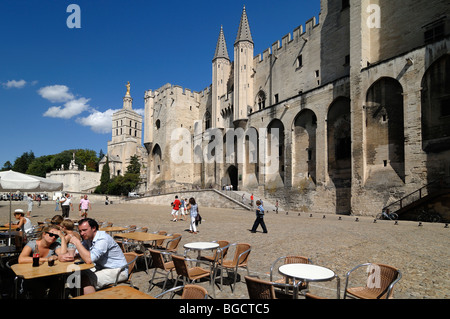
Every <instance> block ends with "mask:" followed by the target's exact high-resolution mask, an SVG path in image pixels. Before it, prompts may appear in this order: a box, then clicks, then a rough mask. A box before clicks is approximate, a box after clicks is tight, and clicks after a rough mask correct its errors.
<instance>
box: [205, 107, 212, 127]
mask: <svg viewBox="0 0 450 319" xmlns="http://www.w3.org/2000/svg"><path fill="white" fill-rule="evenodd" d="M209 128H211V114H210V113H209V112H208V111H207V112H206V113H205V130H207V129H209Z"/></svg>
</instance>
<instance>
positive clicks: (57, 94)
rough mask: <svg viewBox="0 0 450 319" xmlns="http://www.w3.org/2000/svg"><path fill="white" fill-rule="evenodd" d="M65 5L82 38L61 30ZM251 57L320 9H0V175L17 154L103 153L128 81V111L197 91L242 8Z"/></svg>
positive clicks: (190, 4)
mask: <svg viewBox="0 0 450 319" xmlns="http://www.w3.org/2000/svg"><path fill="white" fill-rule="evenodd" d="M70 4H77V5H78V6H79V8H80V20H79V21H80V22H81V28H68V26H67V19H68V17H69V16H70V15H71V14H72V13H73V11H70V12H67V8H68V6H69V5H70ZM244 5H245V7H246V11H247V15H248V18H249V22H250V28H251V32H252V36H253V41H254V43H255V55H257V54H260V53H262V52H263V51H264V50H265V49H267V48H269V47H270V46H271V45H272V43H274V42H275V41H277V40H281V38H282V37H283V36H284V35H286V34H287V33H292V31H293V30H294V29H295V28H296V27H298V26H299V25H304V24H305V22H306V21H307V20H308V19H310V18H312V17H313V16H315V17H318V15H319V12H320V1H319V0H296V1H293V0H289V1H287V0H277V1H273V0H272V1H268V0H258V1H256V0H247V1H242V0H229V1H200V0H191V1H178V0H173V1H154V0H127V1H125V0H70V1H64V0H39V1H35V0H1V1H0V28H1V30H2V39H1V44H0V112H1V125H0V139H1V140H0V143H1V146H0V147H1V148H0V149H1V151H0V167H2V166H3V164H4V163H5V162H6V161H8V160H9V161H11V163H14V161H15V159H16V158H17V157H19V156H21V155H22V154H23V153H24V152H29V151H33V152H34V154H35V156H36V157H38V156H42V155H51V154H56V153H59V152H62V151H64V150H67V149H92V150H94V151H96V152H99V151H100V149H102V150H103V152H105V153H106V151H107V143H108V141H109V140H110V139H111V130H110V127H111V115H112V113H113V112H114V111H116V110H118V109H120V108H122V98H123V96H124V95H125V92H126V87H125V84H126V82H127V81H130V83H131V95H132V97H133V99H134V101H133V109H135V110H137V111H143V109H144V92H145V91H146V90H149V89H152V90H155V89H158V88H160V87H161V86H163V85H164V84H166V83H171V84H174V85H180V86H182V87H184V88H189V89H191V90H194V91H201V90H203V89H205V88H207V87H208V86H209V85H210V84H211V77H212V75H211V61H212V58H213V56H214V51H215V47H216V43H217V39H218V37H219V32H220V27H221V25H223V28H224V33H225V38H226V41H227V47H228V52H229V54H230V58H231V59H233V44H234V41H235V38H236V34H237V30H238V27H239V21H240V18H241V14H242V9H243V7H244Z"/></svg>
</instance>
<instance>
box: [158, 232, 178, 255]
mask: <svg viewBox="0 0 450 319" xmlns="http://www.w3.org/2000/svg"><path fill="white" fill-rule="evenodd" d="M180 241H181V234H172V239H171V240H169V241H167V243H166V247H163V248H160V249H161V250H163V251H167V252H170V253H177V250H178V244H179V243H180Z"/></svg>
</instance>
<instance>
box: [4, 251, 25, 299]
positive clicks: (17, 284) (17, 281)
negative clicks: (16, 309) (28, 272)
mask: <svg viewBox="0 0 450 319" xmlns="http://www.w3.org/2000/svg"><path fill="white" fill-rule="evenodd" d="M18 263H19V257H14V258H11V259H10V260H8V261H7V262H6V267H7V268H8V269H9V271H11V272H12V273H13V274H14V287H13V289H14V292H13V296H14V299H17V297H18V296H19V295H21V296H22V295H23V296H24V297H25V298H27V299H30V296H29V295H28V294H27V293H26V290H25V289H24V285H25V280H24V279H23V277H21V276H17V275H16V274H15V273H14V271H13V270H12V269H11V266H13V265H15V264H18Z"/></svg>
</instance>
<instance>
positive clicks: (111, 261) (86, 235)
mask: <svg viewBox="0 0 450 319" xmlns="http://www.w3.org/2000/svg"><path fill="white" fill-rule="evenodd" d="M98 228H99V226H98V224H97V222H96V221H95V220H93V219H91V218H86V219H82V220H80V221H79V222H78V230H79V232H80V235H81V237H82V238H83V242H81V241H80V240H79V239H78V238H77V237H75V236H70V242H71V243H72V244H74V245H75V247H76V249H77V251H78V253H79V255H80V257H81V258H82V259H83V260H84V261H85V262H86V263H88V264H90V263H94V264H95V268H93V269H92V270H86V271H83V272H82V277H81V285H82V287H83V293H84V294H85V295H86V294H89V293H93V292H95V291H96V290H97V289H101V288H102V287H104V286H107V285H109V284H112V283H114V282H115V280H116V277H117V274H118V273H119V271H120V269H121V267H123V266H125V265H126V264H127V260H126V259H125V256H124V254H123V252H122V250H121V249H120V247H119V245H118V244H117V243H116V242H115V241H114V239H113V238H112V237H111V236H109V235H108V234H107V233H106V232H104V231H99V230H98ZM127 277H128V269H127V268H125V270H123V271H122V272H121V273H120V276H119V281H121V280H126V279H127Z"/></svg>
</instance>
